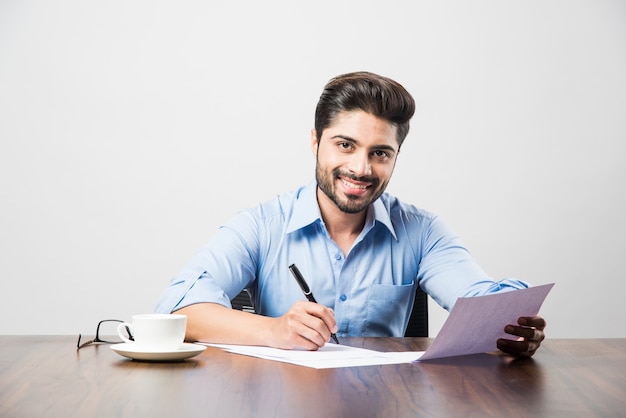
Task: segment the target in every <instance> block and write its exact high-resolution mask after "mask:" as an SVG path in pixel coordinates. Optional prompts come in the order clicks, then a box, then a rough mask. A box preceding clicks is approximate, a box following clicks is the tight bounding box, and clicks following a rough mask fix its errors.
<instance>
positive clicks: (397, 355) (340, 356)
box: [199, 283, 554, 369]
mask: <svg viewBox="0 0 626 418" xmlns="http://www.w3.org/2000/svg"><path fill="white" fill-rule="evenodd" d="M552 286H554V283H551V284H547V285H542V286H536V287H531V288H528V289H520V290H514V291H510V292H504V293H496V294H493V295H486V296H477V297H469V298H459V299H458V300H457V302H456V304H455V305H454V308H453V309H452V311H451V312H450V315H449V316H448V319H447V320H446V322H445V323H444V325H443V327H442V328H441V330H440V331H439V333H438V335H437V337H436V338H435V340H434V341H433V343H432V344H431V345H430V347H429V348H428V350H427V351H426V352H424V351H406V352H381V351H374V350H367V349H364V348H358V347H350V346H347V345H343V344H342V345H337V344H332V343H328V344H326V345H325V346H324V347H322V348H320V349H319V350H317V351H307V350H281V349H278V348H270V347H259V346H245V345H228V344H209V343H202V342H200V343H199V344H204V345H207V346H211V347H218V348H221V349H223V350H226V351H228V352H231V353H236V354H243V355H247V356H253V357H259V358H264V359H269V360H275V361H281V362H285V363H291V364H297V365H300V366H307V367H313V368H316V369H326V368H336V367H355V366H373V365H380V364H398V363H411V362H414V361H424V360H432V359H436V358H442V357H452V356H462V355H467V354H476V353H485V352H489V351H496V350H497V347H496V340H497V339H498V338H501V337H504V338H512V336H510V335H508V334H506V333H505V332H504V327H505V325H507V324H515V323H517V319H518V318H519V317H520V316H533V315H536V314H537V313H539V308H541V305H542V304H543V301H544V300H545V298H546V296H547V295H548V293H549V292H550V290H551V289H552Z"/></svg>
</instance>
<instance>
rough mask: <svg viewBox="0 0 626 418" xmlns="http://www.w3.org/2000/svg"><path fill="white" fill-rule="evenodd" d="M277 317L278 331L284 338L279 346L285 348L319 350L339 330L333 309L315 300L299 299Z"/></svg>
mask: <svg viewBox="0 0 626 418" xmlns="http://www.w3.org/2000/svg"><path fill="white" fill-rule="evenodd" d="M277 319H278V321H279V326H278V329H277V333H278V335H279V336H281V335H282V338H280V339H282V340H283V341H281V343H280V344H279V346H280V347H281V348H285V349H293V348H302V349H306V350H317V349H318V348H320V347H323V346H324V344H326V342H328V341H329V340H330V338H331V333H334V332H337V323H336V321H335V317H334V314H333V310H332V309H330V308H327V307H325V306H323V305H320V304H318V303H314V302H307V301H297V302H296V303H295V304H294V305H293V306H292V307H291V309H289V311H288V312H287V313H286V314H285V315H283V316H281V317H280V318H277Z"/></svg>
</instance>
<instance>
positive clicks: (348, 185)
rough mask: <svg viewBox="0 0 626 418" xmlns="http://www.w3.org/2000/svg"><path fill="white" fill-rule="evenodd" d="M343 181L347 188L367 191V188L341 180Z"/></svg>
mask: <svg viewBox="0 0 626 418" xmlns="http://www.w3.org/2000/svg"><path fill="white" fill-rule="evenodd" d="M341 181H342V182H343V184H345V185H346V186H347V187H350V188H351V189H366V188H367V186H362V185H358V184H354V183H350V182H349V181H346V180H344V179H341Z"/></svg>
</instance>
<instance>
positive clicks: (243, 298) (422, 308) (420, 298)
mask: <svg viewBox="0 0 626 418" xmlns="http://www.w3.org/2000/svg"><path fill="white" fill-rule="evenodd" d="M230 303H231V304H232V305H233V309H238V310H240V311H245V312H251V313H255V312H254V307H253V306H252V302H250V295H248V292H246V291H245V290H242V291H241V293H239V294H238V295H237V296H235V298H234V299H233V300H231V301H230ZM404 336H405V337H428V296H427V295H426V293H424V291H423V290H422V288H421V287H419V286H418V287H417V291H416V292H415V303H414V304H413V310H412V311H411V316H410V317H409V324H408V325H407V327H406V332H405V333H404Z"/></svg>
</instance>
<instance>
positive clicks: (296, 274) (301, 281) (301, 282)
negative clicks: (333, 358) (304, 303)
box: [289, 264, 339, 344]
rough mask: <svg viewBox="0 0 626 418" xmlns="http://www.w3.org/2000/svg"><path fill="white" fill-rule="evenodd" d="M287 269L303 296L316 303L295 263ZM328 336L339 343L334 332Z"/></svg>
mask: <svg viewBox="0 0 626 418" xmlns="http://www.w3.org/2000/svg"><path fill="white" fill-rule="evenodd" d="M289 271H291V274H293V277H294V278H295V279H296V281H297V282H298V285H299V286H300V289H302V293H304V296H306V298H307V299H308V300H309V302H315V303H317V301H316V300H315V297H314V296H313V292H312V291H311V288H310V287H309V285H308V284H307V283H306V280H304V277H302V273H300V270H299V269H298V267H296V265H295V264H292V265H290V266H289ZM330 336H331V338H332V339H333V341H335V342H336V343H337V344H339V340H338V339H337V336H336V335H335V334H334V333H333V334H330Z"/></svg>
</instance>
